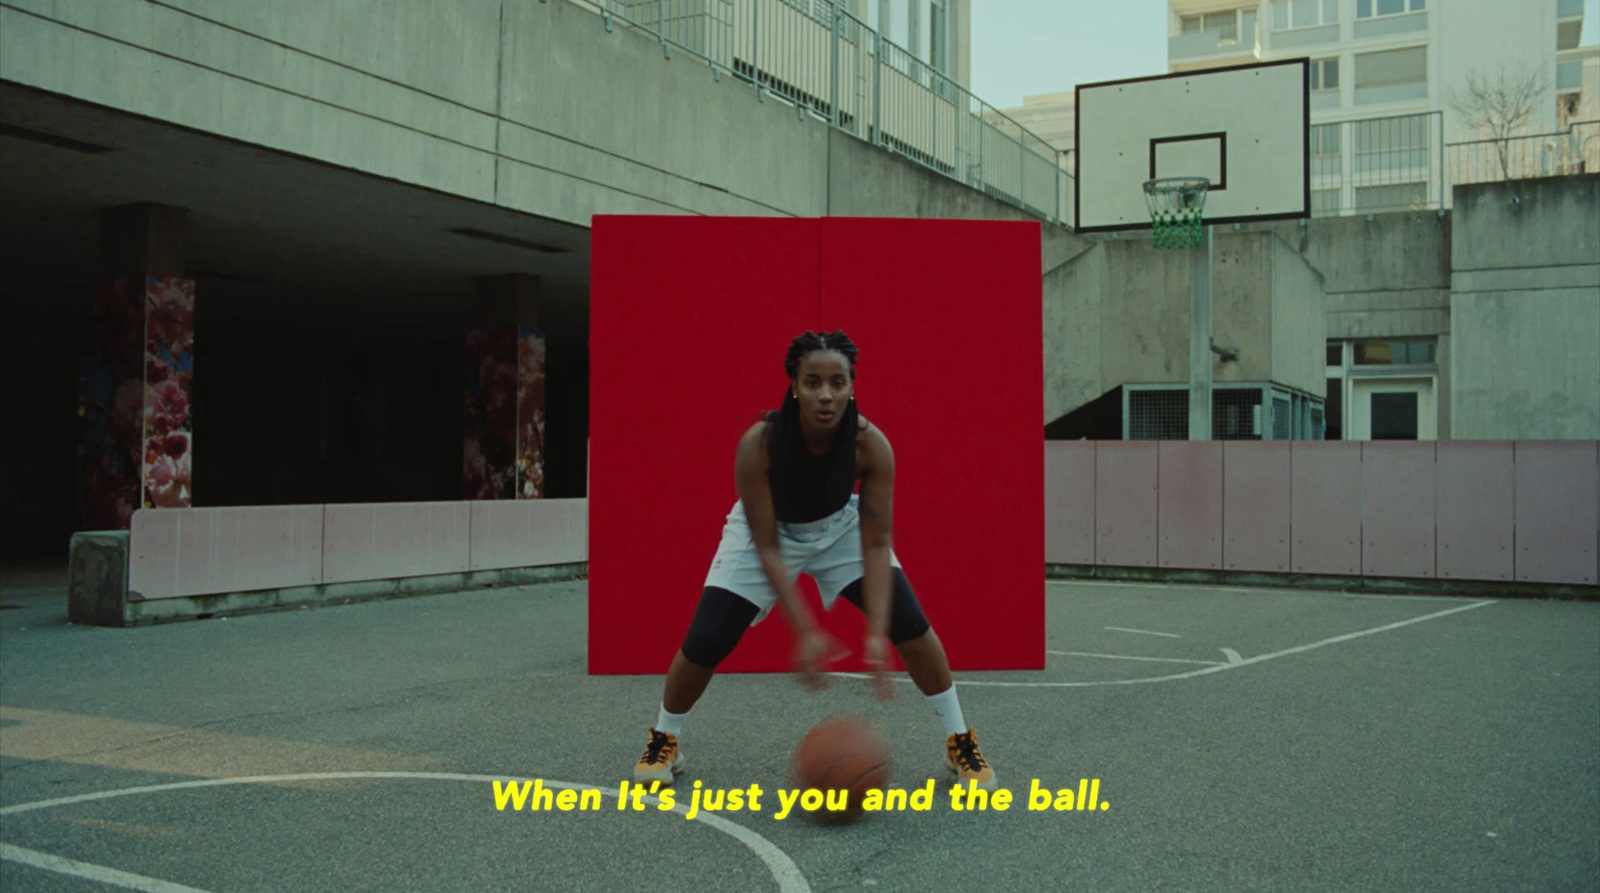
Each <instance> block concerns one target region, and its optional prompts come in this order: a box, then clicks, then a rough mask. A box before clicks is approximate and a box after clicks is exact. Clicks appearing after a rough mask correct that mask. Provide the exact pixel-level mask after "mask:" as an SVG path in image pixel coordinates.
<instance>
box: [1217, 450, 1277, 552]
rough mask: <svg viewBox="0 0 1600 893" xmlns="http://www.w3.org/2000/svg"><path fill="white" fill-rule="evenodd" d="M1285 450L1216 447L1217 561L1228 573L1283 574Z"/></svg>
mask: <svg viewBox="0 0 1600 893" xmlns="http://www.w3.org/2000/svg"><path fill="white" fill-rule="evenodd" d="M1289 528H1290V524H1289V451H1288V450H1286V449H1283V448H1282V446H1281V445H1280V444H1276V443H1259V442H1256V441H1248V440H1229V441H1224V442H1223V445H1222V561H1223V565H1224V566H1225V567H1226V569H1227V570H1231V571H1266V572H1269V573H1288V572H1289Z"/></svg>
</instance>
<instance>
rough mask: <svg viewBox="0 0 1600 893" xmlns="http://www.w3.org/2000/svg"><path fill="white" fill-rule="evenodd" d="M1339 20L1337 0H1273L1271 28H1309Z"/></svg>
mask: <svg viewBox="0 0 1600 893" xmlns="http://www.w3.org/2000/svg"><path fill="white" fill-rule="evenodd" d="M1337 21H1339V0H1273V2H1272V30H1274V31H1287V30H1289V29H1290V28H1311V27H1315V26H1317V25H1331V24H1333V23H1334V22H1337Z"/></svg>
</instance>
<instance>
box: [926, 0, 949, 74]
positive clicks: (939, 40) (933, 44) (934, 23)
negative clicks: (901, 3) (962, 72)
mask: <svg viewBox="0 0 1600 893" xmlns="http://www.w3.org/2000/svg"><path fill="white" fill-rule="evenodd" d="M930 12H931V13H932V15H930V16H929V17H928V64H930V65H932V66H933V69H934V70H935V71H939V72H943V73H945V74H949V73H950V65H949V55H950V51H949V48H948V46H947V44H948V42H949V38H950V34H949V32H948V31H947V30H946V22H947V21H948V18H947V16H948V13H947V12H946V10H945V8H944V4H943V3H940V2H937V0H935V2H934V4H933V6H932V8H931V10H930Z"/></svg>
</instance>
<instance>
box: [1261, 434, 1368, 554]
mask: <svg viewBox="0 0 1600 893" xmlns="http://www.w3.org/2000/svg"><path fill="white" fill-rule="evenodd" d="M1271 445H1272V446H1278V444H1277V443H1274V444H1271ZM1282 445H1283V448H1285V449H1287V450H1288V451H1289V534H1290V536H1289V540H1290V549H1289V556H1290V561H1289V566H1290V568H1291V569H1292V570H1293V571H1294V572H1295V573H1297V574H1359V573H1361V444H1360V443H1359V442H1357V441H1334V442H1324V441H1310V440H1298V441H1282Z"/></svg>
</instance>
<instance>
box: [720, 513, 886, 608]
mask: <svg viewBox="0 0 1600 893" xmlns="http://www.w3.org/2000/svg"><path fill="white" fill-rule="evenodd" d="M860 505H861V497H860V496H858V495H854V494H852V495H851V497H850V501H849V502H848V503H846V504H845V507H844V508H842V509H840V510H838V511H837V512H834V513H833V514H831V515H829V516H828V517H826V518H823V519H821V520H820V521H808V522H806V523H804V524H788V523H784V522H782V521H780V522H778V548H779V549H780V550H781V551H782V553H783V566H784V568H785V570H787V571H788V574H789V582H790V583H793V582H794V580H795V578H796V577H798V576H799V575H800V574H810V575H811V578H812V579H814V580H816V581H817V592H818V593H819V594H820V595H821V596H822V607H823V608H824V609H825V610H830V611H831V610H833V603H834V602H835V601H836V600H837V599H838V598H839V592H840V591H841V590H843V589H844V588H845V587H846V586H849V585H850V584H851V583H854V582H855V581H857V580H859V579H861V576H862V574H863V572H864V570H865V565H864V564H863V563H862V558H861V509H860ZM889 564H890V566H891V567H900V559H899V558H897V557H895V554H894V550H892V549H891V550H890V551H889ZM705 585H707V586H716V587H718V588H720V589H726V590H728V591H729V592H732V593H734V594H736V595H738V596H740V597H741V598H744V599H746V600H747V601H749V602H750V603H751V604H753V605H755V606H756V607H757V608H760V609H761V613H759V614H757V615H756V617H755V619H754V620H752V621H750V625H751V626H755V625H756V624H757V623H760V622H761V620H762V618H764V617H766V616H767V614H768V613H770V612H771V611H772V608H773V606H774V605H776V604H777V603H778V596H777V593H775V592H773V591H772V586H771V584H769V583H768V582H767V575H766V574H765V573H763V572H762V570H761V557H760V555H759V554H757V552H756V544H755V540H754V539H752V538H751V535H750V522H749V520H748V519H746V518H745V514H744V503H743V502H736V503H734V504H733V511H731V512H729V513H728V521H727V523H726V524H724V525H723V527H722V543H721V544H720V545H719V546H718V547H717V554H716V557H715V558H713V559H711V570H710V571H709V572H707V574H706V582H705Z"/></svg>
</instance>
